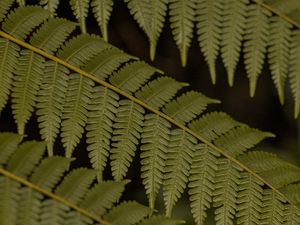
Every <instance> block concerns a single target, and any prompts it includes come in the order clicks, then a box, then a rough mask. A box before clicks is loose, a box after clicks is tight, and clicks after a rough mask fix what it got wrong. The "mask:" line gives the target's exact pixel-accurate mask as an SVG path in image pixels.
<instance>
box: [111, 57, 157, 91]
mask: <svg viewBox="0 0 300 225" xmlns="http://www.w3.org/2000/svg"><path fill="white" fill-rule="evenodd" d="M157 71H158V70H157V69H156V68H153V67H151V66H149V65H148V64H146V63H144V62H140V61H135V62H132V63H130V64H126V65H125V66H124V67H122V68H121V69H120V70H119V71H118V72H116V73H115V74H113V75H112V76H111V77H110V78H109V81H110V83H112V84H113V85H115V86H116V87H118V88H120V89H122V90H124V91H126V92H128V93H132V92H136V91H137V90H138V89H140V87H141V86H142V85H144V84H145V83H146V82H147V81H148V80H149V79H150V78H151V76H153V75H154V73H155V72H157Z"/></svg>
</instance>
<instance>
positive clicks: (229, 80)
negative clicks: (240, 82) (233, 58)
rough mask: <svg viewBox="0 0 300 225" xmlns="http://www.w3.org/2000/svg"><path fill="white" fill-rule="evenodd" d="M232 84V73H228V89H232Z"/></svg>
mask: <svg viewBox="0 0 300 225" xmlns="http://www.w3.org/2000/svg"><path fill="white" fill-rule="evenodd" d="M233 83H234V72H233V71H230V72H228V84H229V86H230V87H232V86H233Z"/></svg>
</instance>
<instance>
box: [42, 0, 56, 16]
mask: <svg viewBox="0 0 300 225" xmlns="http://www.w3.org/2000/svg"><path fill="white" fill-rule="evenodd" d="M58 4H59V0H40V5H42V6H44V8H45V9H47V10H49V11H50V12H51V14H52V15H55V11H56V9H57V7H58Z"/></svg>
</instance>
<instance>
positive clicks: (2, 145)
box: [0, 133, 21, 167]
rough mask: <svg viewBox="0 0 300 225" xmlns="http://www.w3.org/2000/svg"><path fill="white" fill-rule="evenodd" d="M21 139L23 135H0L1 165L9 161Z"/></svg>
mask: <svg viewBox="0 0 300 225" xmlns="http://www.w3.org/2000/svg"><path fill="white" fill-rule="evenodd" d="M20 141H21V136H20V135H18V134H11V133H2V134H1V135H0V149H1V151H0V167H1V166H2V165H3V164H6V163H7V161H8V159H9V158H10V157H11V155H12V154H13V153H14V151H15V150H16V149H17V147H18V144H19V143H20Z"/></svg>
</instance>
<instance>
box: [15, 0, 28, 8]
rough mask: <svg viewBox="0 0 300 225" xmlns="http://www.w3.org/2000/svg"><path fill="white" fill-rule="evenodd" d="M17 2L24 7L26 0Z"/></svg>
mask: <svg viewBox="0 0 300 225" xmlns="http://www.w3.org/2000/svg"><path fill="white" fill-rule="evenodd" d="M16 2H17V3H18V4H19V6H20V7H24V6H25V2H26V0H16Z"/></svg>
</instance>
